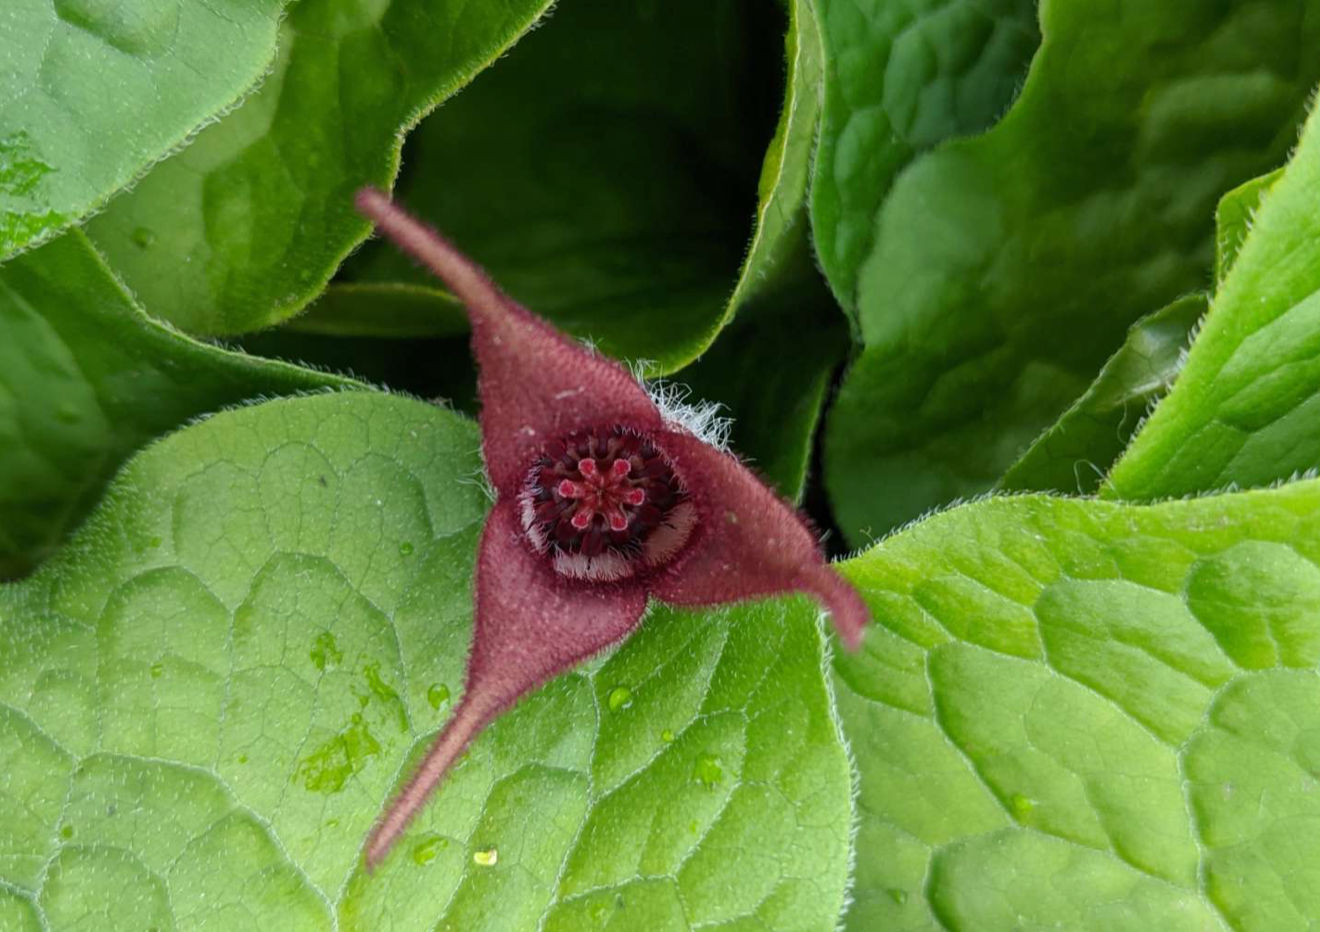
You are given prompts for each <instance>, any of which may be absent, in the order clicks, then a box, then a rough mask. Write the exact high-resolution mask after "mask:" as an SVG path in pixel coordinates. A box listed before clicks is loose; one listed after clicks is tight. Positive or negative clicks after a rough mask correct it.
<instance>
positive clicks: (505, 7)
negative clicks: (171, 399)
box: [89, 0, 548, 334]
mask: <svg viewBox="0 0 1320 932" xmlns="http://www.w3.org/2000/svg"><path fill="white" fill-rule="evenodd" d="M547 5H548V3H547V0H510V2H502V3H482V4H472V3H467V2H464V0H372V2H365V0H354V2H351V3H345V2H343V0H301V2H299V3H298V4H296V5H295V6H294V7H293V9H292V10H291V12H290V14H289V17H288V18H287V19H286V20H285V21H284V23H283V24H282V26H281V28H280V40H279V45H280V49H279V54H278V56H277V58H276V61H275V65H274V69H273V71H272V73H271V74H270V75H269V76H267V78H266V80H265V82H264V83H263V84H262V86H261V89H260V90H259V91H258V92H257V93H256V94H254V95H252V96H251V97H250V98H249V99H248V100H247V101H246V102H245V103H244V105H243V106H242V107H241V108H239V109H238V110H236V111H234V112H233V113H230V114H229V115H227V116H226V117H225V118H224V119H223V120H221V121H220V122H219V123H217V124H215V125H214V126H211V127H209V128H207V129H206V130H204V131H203V132H202V133H201V134H200V135H199V136H198V137H197V139H196V140H195V141H194V142H193V143H192V145H190V146H189V147H188V148H187V149H185V150H183V151H182V152H180V153H178V154H177V155H175V156H174V157H172V158H170V159H167V160H166V161H164V162H162V163H160V164H159V165H157V166H156V167H155V168H154V169H153V170H152V171H151V172H150V173H149V174H148V175H147V176H146V177H145V178H143V179H142V180H141V181H140V182H139V183H138V184H137V185H136V186H135V187H134V189H133V190H132V191H131V192H129V193H127V194H126V195H125V196H123V197H120V198H117V199H116V200H115V201H114V203H112V204H111V205H110V208H109V209H108V210H107V211H106V212H105V213H103V214H101V215H100V216H98V217H97V218H95V219H94V220H93V221H92V223H91V224H90V225H89V232H90V234H91V236H92V239H93V240H94V241H95V242H96V243H97V245H98V246H100V247H101V249H102V250H103V251H104V252H105V254H106V255H107V257H108V258H109V261H110V263H111V265H112V266H113V267H114V268H115V269H116V271H118V272H119V273H120V274H121V275H122V276H123V278H124V279H125V280H126V281H127V283H128V285H129V287H130V288H132V289H133V291H134V292H135V293H136V294H137V295H138V297H139V298H140V299H141V301H142V303H143V305H144V306H145V307H146V308H147V310H148V311H150V312H151V313H152V314H155V315H157V316H159V317H163V318H166V319H168V320H170V321H172V322H173V323H175V324H177V325H179V326H181V327H183V328H184V329H186V330H190V331H193V332H197V333H209V334H232V333H241V332H243V331H247V330H255V329H259V328H261V327H265V326H269V325H271V324H274V323H278V322H279V321H281V320H284V319H285V318H287V317H290V316H292V315H293V314H295V313H297V312H298V311H299V310H301V309H302V308H303V306H304V305H305V304H306V303H307V302H308V301H309V300H311V298H313V297H314V296H315V295H317V294H318V293H319V292H320V291H321V290H322V289H323V288H324V287H325V284H326V282H327V281H328V280H329V278H330V275H331V274H332V273H333V271H334V270H335V267H336V266H337V265H338V264H339V262H340V261H341V260H342V259H343V258H344V257H345V256H346V255H348V253H349V252H350V251H351V250H352V249H353V247H354V246H356V245H357V244H358V243H359V242H361V241H362V239H363V238H364V237H365V236H366V234H367V229H368V227H367V224H366V222H365V221H364V220H363V219H362V218H361V217H360V216H358V215H357V213H356V212H355V211H354V210H353V203H352V199H353V192H354V191H355V190H356V189H357V188H358V187H360V186H362V185H364V184H375V185H378V186H382V187H387V186H388V184H389V181H390V179H392V178H393V177H394V175H395V172H396V171H397V169H398V165H399V145H400V142H399V140H400V139H401V135H402V132H403V131H404V130H406V129H407V128H409V127H411V126H412V125H413V124H415V123H416V122H417V121H418V120H419V119H420V118H421V117H422V115H423V114H425V113H426V112H427V111H429V110H430V109H431V108H432V107H434V106H435V105H436V104H437V103H439V102H440V101H441V100H443V99H444V98H445V97H448V96H450V95H451V94H453V93H455V92H456V91H457V90H458V89H459V88H461V87H462V86H463V85H464V84H466V83H467V82H468V81H469V80H471V78H472V76H473V75H474V74H475V73H476V72H478V71H480V70H481V69H482V68H484V67H485V66H486V65H487V64H489V63H490V62H491V61H492V60H494V58H496V57H497V56H498V55H499V54H500V53H501V52H503V51H504V50H506V49H507V48H508V47H509V46H510V45H511V44H512V43H513V42H515V41H516V40H517V39H518V37H519V36H520V35H522V33H523V32H524V31H526V29H527V28H528V27H529V26H530V25H531V24H532V23H533V22H534V21H535V20H536V18H537V17H538V16H540V15H541V13H542V12H543V11H544V10H545V8H546V6H547Z"/></svg>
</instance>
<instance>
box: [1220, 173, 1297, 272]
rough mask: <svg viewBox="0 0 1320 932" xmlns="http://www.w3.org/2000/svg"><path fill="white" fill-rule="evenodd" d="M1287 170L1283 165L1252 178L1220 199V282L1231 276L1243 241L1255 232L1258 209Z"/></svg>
mask: <svg viewBox="0 0 1320 932" xmlns="http://www.w3.org/2000/svg"><path fill="white" fill-rule="evenodd" d="M1283 172H1284V169H1283V168H1276V169H1275V170H1274V171H1272V172H1270V173H1268V174H1265V175H1261V176H1260V177H1259V178H1252V179H1251V180H1250V181H1248V182H1246V183H1245V184H1241V185H1238V186H1237V187H1236V188H1234V189H1233V190H1232V191H1229V192H1228V193H1227V194H1225V195H1224V196H1223V197H1221V198H1220V199H1219V207H1218V208H1217V209H1216V210H1215V284H1216V285H1218V284H1219V283H1220V282H1222V281H1223V280H1224V279H1225V278H1227V277H1228V272H1229V269H1231V268H1232V267H1233V263H1234V262H1236V261H1237V257H1238V253H1239V252H1240V251H1241V249H1242V244H1243V243H1244V242H1246V239H1247V234H1248V233H1250V232H1251V224H1252V222H1253V221H1254V219H1255V216H1256V211H1257V210H1259V209H1260V205H1261V204H1262V203H1263V202H1264V200H1265V195H1267V194H1269V193H1270V189H1271V188H1273V187H1274V182H1276V181H1278V180H1279V178H1281V177H1282V176H1283Z"/></svg>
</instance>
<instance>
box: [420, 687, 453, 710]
mask: <svg viewBox="0 0 1320 932" xmlns="http://www.w3.org/2000/svg"><path fill="white" fill-rule="evenodd" d="M426 701H427V702H429V703H431V708H433V709H439V708H440V707H441V706H442V705H444V704H445V703H446V702H448V701H449V687H448V686H446V685H445V684H444V683H432V684H431V688H430V689H428V690H427V691H426Z"/></svg>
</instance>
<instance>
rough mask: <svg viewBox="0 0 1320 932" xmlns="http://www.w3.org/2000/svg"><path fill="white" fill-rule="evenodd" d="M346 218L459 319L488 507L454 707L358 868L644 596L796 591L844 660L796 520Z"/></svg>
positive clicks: (457, 272) (613, 369)
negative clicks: (473, 388)
mask: <svg viewBox="0 0 1320 932" xmlns="http://www.w3.org/2000/svg"><path fill="white" fill-rule="evenodd" d="M357 206H358V209H359V210H360V211H362V213H364V214H366V215H367V216H368V217H370V218H371V219H372V220H374V221H375V222H376V224H377V226H378V227H379V229H380V231H381V232H382V233H384V234H385V235H386V236H388V237H389V238H390V239H392V240H393V241H394V242H395V243H396V244H397V245H398V246H399V247H400V248H401V249H403V250H404V251H405V252H408V253H410V254H412V255H413V256H414V257H415V258H417V259H418V260H420V261H421V262H422V263H424V264H425V265H426V266H427V267H428V268H430V270H431V271H432V272H434V273H435V274H436V275H438V276H439V277H440V278H441V279H443V280H444V282H445V283H446V284H447V285H448V286H449V288H450V289H451V290H452V291H453V292H454V294H455V295H457V296H458V298H459V299H460V300H461V301H463V303H464V304H466V305H467V308H468V313H469V315H470V317H471V319H472V348H473V353H474V354H475V356H476V359H477V365H478V367H479V369H480V375H479V381H478V390H479V394H480V397H481V406H482V407H481V436H482V452H483V454H484V457H485V461H486V470H487V472H488V473H489V475H490V480H491V483H492V484H493V485H494V487H495V493H496V501H495V507H494V509H493V510H492V511H491V513H490V516H489V518H488V519H487V521H486V527H485V530H484V532H483V533H482V536H481V545H480V551H479V553H478V556H477V587H476V605H475V617H476V622H475V631H474V633H473V640H472V653H471V656H470V657H469V658H468V668H467V683H466V686H465V690H464V693H463V698H462V701H460V702H459V704H458V707H457V708H456V709H455V710H454V714H453V716H452V717H451V718H450V719H449V722H448V724H447V725H446V726H445V728H444V730H443V731H442V732H441V733H440V735H439V737H438V738H437V739H436V741H435V744H434V745H433V746H432V747H431V749H430V751H429V752H428V753H427V755H426V757H425V759H424V760H423V761H422V764H421V766H420V767H419V768H418V769H417V773H416V774H415V775H414V776H413V778H412V779H411V780H410V781H409V782H408V785H407V786H405V787H404V788H403V790H402V791H401V792H400V793H399V795H398V796H397V797H396V798H395V800H394V801H393V803H392V804H391V805H390V806H389V808H387V809H386V810H385V812H384V814H383V816H382V817H381V820H380V821H379V822H378V823H377V825H376V827H375V828H374V829H373V830H372V833H371V835H370V837H369V838H368V840H367V846H366V860H367V865H368V867H375V866H376V865H377V864H379V863H380V861H381V860H382V859H383V858H384V857H385V855H386V854H388V853H389V850H390V847H391V846H392V845H393V844H394V842H395V841H396V840H397V839H398V837H399V835H400V834H402V832H403V830H404V829H405V828H406V827H407V825H408V822H409V821H410V820H411V819H412V817H413V815H414V814H415V813H416V812H417V810H418V809H419V808H421V806H422V805H423V804H424V803H425V801H426V799H427V797H428V796H430V794H431V791H432V790H433V789H434V788H435V786H436V784H437V783H438V782H439V781H440V779H441V777H443V776H444V773H445V771H446V770H447V769H448V768H449V767H450V765H451V764H452V763H453V762H454V761H455V760H456V759H457V758H458V756H459V755H460V754H461V753H462V752H463V750H464V749H465V748H466V747H467V745H468V744H469V742H471V741H472V739H473V738H474V737H475V736H476V735H477V733H478V732H480V731H481V730H482V729H483V728H484V727H486V725H487V724H489V723H490V722H491V720H493V719H494V718H495V717H496V716H497V715H499V714H500V713H501V712H503V711H504V710H505V709H507V708H509V707H510V706H511V705H513V704H514V702H516V701H517V700H518V698H519V697H521V696H522V695H523V694H525V693H527V692H529V691H531V690H532V689H535V688H536V687H537V686H540V685H541V684H542V683H544V682H545V681H546V680H548V679H550V678H551V677H552V676H555V675H556V674H558V673H560V672H562V671H564V670H567V669H569V668H571V667H572V666H574V665H575V664H577V663H579V662H580V661H582V660H583V659H585V658H587V657H589V656H591V655H592V654H595V653H597V652H599V651H600V650H602V649H603V648H605V647H608V646H609V645H611V644H614V643H616V642H618V641H620V640H622V639H623V638H624V637H625V636H627V635H628V633H629V632H631V631H632V630H633V629H634V628H635V627H636V626H637V624H638V622H639V621H640V620H641V617H642V611H643V610H644V609H645V607H646V599H647V596H648V595H653V596H655V597H656V598H658V599H660V600H662V601H665V602H668V603H670V604H673V605H715V604H719V603H722V602H736V601H738V600H741V599H748V598H753V597H755V596H764V595H771V594H774V593H781V592H789V591H792V590H801V591H803V592H807V593H810V594H811V595H813V596H814V597H815V598H816V599H818V600H819V601H820V602H821V603H822V604H823V605H824V606H825V607H826V608H827V609H828V610H829V612H830V615H831V616H832V618H833V620H834V624H835V627H836V628H837V629H838V631H839V635H840V636H841V637H842V639H843V641H844V643H845V644H846V645H848V646H849V647H856V646H857V644H858V643H859V641H860V640H861V635H862V627H863V626H864V625H865V624H866V622H867V618H868V615H867V610H866V606H865V605H864V604H863V603H862V600H861V599H860V598H859V597H858V595H857V593H856V591H854V590H853V588H852V587H851V586H850V585H849V584H848V583H847V582H845V581H844V579H843V577H841V576H839V575H838V574H837V573H835V572H834V571H833V570H832V569H830V567H829V566H828V565H827V564H826V563H825V561H824V559H823V558H822V556H821V554H820V550H819V549H818V546H817V541H816V538H815V535H814V534H813V533H812V532H811V530H810V529H809V528H808V526H807V525H806V524H805V523H804V522H803V521H802V519H801V518H800V517H799V516H798V515H797V513H796V512H795V511H794V510H793V509H792V508H790V507H789V506H788V505H786V504H785V503H784V502H783V501H781V500H780V499H779V498H778V497H777V496H776V495H775V494H774V493H773V492H772V491H771V490H770V489H769V488H767V487H766V486H765V485H764V484H763V483H761V481H760V480H758V479H757V478H756V477H755V476H754V475H752V473H751V472H750V471H749V470H748V469H747V468H746V467H745V466H743V465H742V464H741V463H740V462H739V461H738V460H737V459H735V458H734V457H733V456H731V455H730V454H728V453H726V452H724V451H722V450H720V449H718V448H716V447H714V446H711V445H710V444H709V443H707V442H705V441H704V440H702V439H700V438H698V437H697V436H695V435H694V434H692V433H690V432H689V431H687V430H686V429H684V428H683V427H681V426H680V425H678V424H676V423H673V422H671V421H668V420H666V419H665V417H664V416H663V415H662V414H661V412H660V410H659V408H657V407H656V404H655V402H654V401H653V400H652V399H651V397H650V396H649V395H648V394H647V392H646V390H645V389H644V388H643V387H642V386H641V385H639V384H638V383H637V381H636V380H635V379H634V378H633V377H632V376H630V375H629V374H628V373H627V372H626V371H625V370H624V369H623V368H622V367H621V366H619V365H618V364H617V363H615V362H613V361H611V360H608V359H605V358H603V357H601V356H598V355H596V354H594V353H592V352H590V351H589V350H587V349H586V348H584V347H583V346H581V345H579V344H578V343H576V342H575V341H573V340H571V339H569V338H568V337H566V336H564V335H563V334H561V333H559V332H558V331H557V330H555V329H554V328H553V327H551V326H550V325H549V324H547V323H546V322H545V321H543V320H541V319H540V318H538V317H536V316H534V315H533V314H531V313H530V312H528V311H527V310H526V309H525V308H523V307H522V306H521V305H519V304H518V303H517V302H515V301H514V300H513V299H511V298H509V297H508V296H507V295H505V294H504V293H503V292H501V291H500V290H499V288H497V287H496V286H495V284H494V283H493V282H492V281H491V280H490V279H489V278H487V277H486V274H485V273H484V272H483V271H482V270H481V269H480V268H478V267H477V266H476V265H474V264H473V263H472V262H470V261H469V260H468V259H467V258H465V257H464V256H463V255H461V254H460V253H459V252H458V251H457V250H455V249H454V247H453V246H451V245H450V244H449V243H448V242H447V241H446V240H445V239H443V238H442V237H441V236H439V235H438V234H437V233H435V232H434V231H433V230H431V229H429V228H427V227H426V226H424V225H422V224H421V223H419V222H418V221H417V220H415V219H413V218H412V217H410V216H408V215H407V214H406V213H404V212H403V211H402V210H401V209H400V208H398V207H396V206H395V205H394V204H393V203H391V201H390V200H389V198H388V197H386V196H385V195H384V194H381V193H380V192H379V191H375V190H372V189H364V190H363V191H361V192H359V194H358V196H357Z"/></svg>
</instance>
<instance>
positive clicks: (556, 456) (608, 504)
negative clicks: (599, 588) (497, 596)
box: [522, 428, 696, 580]
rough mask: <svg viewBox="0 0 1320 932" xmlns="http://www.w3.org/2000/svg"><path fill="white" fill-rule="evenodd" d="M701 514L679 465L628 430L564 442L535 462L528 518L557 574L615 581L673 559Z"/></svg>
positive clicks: (527, 493) (525, 504)
mask: <svg viewBox="0 0 1320 932" xmlns="http://www.w3.org/2000/svg"><path fill="white" fill-rule="evenodd" d="M695 518H696V512H695V510H694V509H693V507H692V504H691V502H689V501H688V496H687V492H686V490H685V489H684V487H683V483H682V480H680V479H679V477H678V474H677V473H676V472H675V471H674V467H673V465H672V464H671V463H670V462H669V460H667V459H666V458H665V456H664V454H662V453H661V452H660V451H659V450H658V449H656V447H655V445H654V444H653V443H652V442H651V441H650V440H648V439H647V438H646V437H644V436H642V435H640V434H637V433H634V432H632V431H628V430H625V429H623V428H613V429H606V430H603V431H585V432H583V433H580V434H573V435H572V436H569V437H566V438H564V439H563V440H559V441H556V442H554V443H552V444H550V446H549V447H547V448H546V450H545V451H544V453H542V455H541V456H540V457H539V458H538V459H537V460H536V461H535V462H534V463H533V464H532V468H531V470H530V472H529V473H528V476H527V485H526V487H525V489H524V491H523V495H522V522H523V528H524V529H525V530H526V531H527V536H528V537H529V538H530V539H531V541H532V543H533V544H534V545H535V547H536V549H537V550H538V551H540V552H542V553H544V554H546V555H547V556H549V557H550V559H551V562H552V564H553V566H554V568H555V571H556V572H558V573H560V574H561V575H564V576H573V577H578V578H582V579H593V580H610V579H622V578H624V577H628V576H632V575H635V574H636V573H637V572H638V571H639V570H645V569H653V568H656V567H659V566H663V565H664V564H665V563H667V562H669V560H671V559H672V558H673V557H674V556H675V555H676V554H677V553H678V551H679V550H680V549H682V546H683V544H684V543H686V542H687V539H688V537H689V536H691V533H692V525H693V523H694V522H695Z"/></svg>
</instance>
